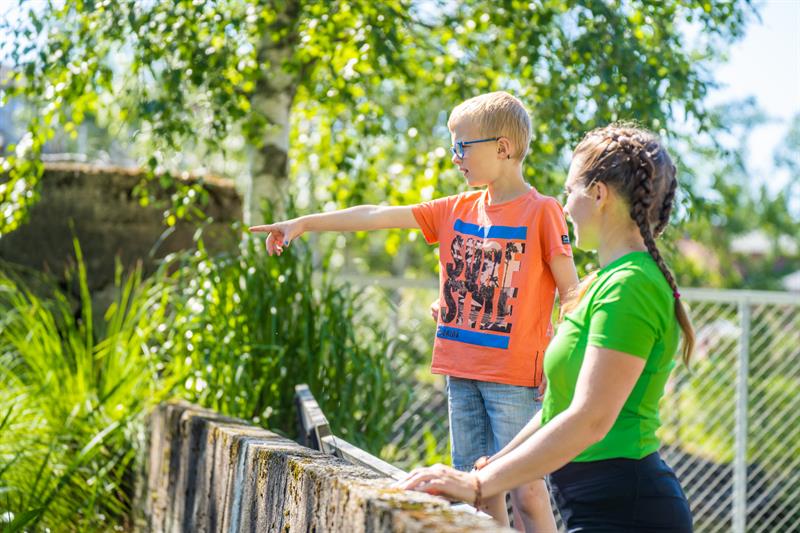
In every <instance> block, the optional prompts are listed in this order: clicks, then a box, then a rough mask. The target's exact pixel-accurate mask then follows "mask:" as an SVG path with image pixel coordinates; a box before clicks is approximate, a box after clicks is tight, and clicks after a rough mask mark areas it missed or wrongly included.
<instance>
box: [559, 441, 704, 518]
mask: <svg viewBox="0 0 800 533" xmlns="http://www.w3.org/2000/svg"><path fill="white" fill-rule="evenodd" d="M550 486H551V488H552V491H553V497H554V498H555V501H556V505H558V510H559V512H560V513H561V518H562V520H563V521H564V523H565V525H566V527H567V531H569V532H570V533H572V532H579V531H580V532H590V533H606V532H608V533H612V532H614V533H617V532H619V533H621V532H623V531H624V532H629V533H634V532H635V533H638V532H648V531H654V532H655V531H658V532H667V531H668V532H671V533H672V532H674V533H684V532H690V531H692V513H691V511H690V509H689V502H688V501H687V500H686V495H685V494H684V493H683V490H682V489H681V486H680V483H679V482H678V478H677V477H675V473H674V472H673V471H672V469H671V468H670V467H669V466H667V464H666V463H665V462H664V461H662V460H661V457H660V456H659V455H658V453H657V452H655V453H652V454H650V455H648V456H647V457H644V458H642V459H606V460H603V461H590V462H587V463H569V464H567V465H565V466H564V467H563V468H561V469H559V470H556V471H555V472H553V473H552V474H551V475H550Z"/></svg>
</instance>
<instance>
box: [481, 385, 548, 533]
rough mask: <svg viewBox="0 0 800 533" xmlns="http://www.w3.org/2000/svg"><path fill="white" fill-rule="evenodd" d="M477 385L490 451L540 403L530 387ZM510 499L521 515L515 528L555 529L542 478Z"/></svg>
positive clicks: (505, 441) (516, 429)
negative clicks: (490, 439) (489, 434)
mask: <svg viewBox="0 0 800 533" xmlns="http://www.w3.org/2000/svg"><path fill="white" fill-rule="evenodd" d="M479 388H480V390H481V395H482V397H483V401H484V406H485V408H486V412H487V414H488V417H489V423H490V425H491V428H492V435H493V438H494V441H493V442H492V453H496V452H497V451H498V450H500V449H502V448H503V447H504V446H505V445H506V444H508V443H509V442H510V441H511V439H513V438H514V437H515V436H516V435H517V433H519V431H520V430H521V429H522V428H523V427H524V426H525V424H527V423H528V422H529V421H530V419H531V418H533V417H534V415H535V414H536V413H537V412H538V411H539V410H540V409H541V408H542V403H541V400H540V398H539V393H538V390H537V389H535V388H533V387H518V386H516V385H505V384H502V383H488V382H480V384H479ZM511 500H512V502H513V504H514V509H515V510H516V511H517V514H518V516H519V518H520V519H521V520H520V521H519V522H521V523H518V521H517V520H515V522H516V523H515V525H516V526H517V528H518V529H520V530H524V531H537V532H542V531H544V532H551V531H553V532H554V531H556V523H555V518H554V516H553V509H552V508H551V506H550V493H549V491H548V489H547V485H546V484H545V482H544V480H537V481H533V482H531V483H526V484H525V485H522V486H520V487H517V488H516V489H514V490H513V491H512V492H511ZM523 527H524V529H523Z"/></svg>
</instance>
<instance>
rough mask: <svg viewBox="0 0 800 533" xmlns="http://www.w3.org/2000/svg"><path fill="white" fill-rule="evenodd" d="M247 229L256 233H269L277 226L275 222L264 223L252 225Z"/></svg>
mask: <svg viewBox="0 0 800 533" xmlns="http://www.w3.org/2000/svg"><path fill="white" fill-rule="evenodd" d="M247 229H248V231H252V232H254V233H269V232H271V231H273V230H274V229H275V226H274V225H273V224H264V225H261V226H250V227H249V228H247Z"/></svg>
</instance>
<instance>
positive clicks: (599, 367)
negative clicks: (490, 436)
mask: <svg viewBox="0 0 800 533" xmlns="http://www.w3.org/2000/svg"><path fill="white" fill-rule="evenodd" d="M645 362H646V361H645V359H642V358H641V357H636V356H633V355H630V354H627V353H624V352H619V351H616V350H609V349H607V348H598V347H595V346H589V347H588V348H587V349H586V355H585V357H584V361H583V365H582V367H581V371H580V374H579V375H578V382H577V385H576V390H575V396H574V397H573V400H572V403H571V404H570V406H569V407H568V408H567V410H566V411H564V412H562V413H560V414H559V415H558V416H556V417H555V418H553V420H551V421H550V422H549V423H548V424H547V425H546V426H544V427H541V428H540V429H539V430H538V431H536V432H535V433H534V434H533V436H531V438H529V439H528V440H526V441H525V442H523V443H522V444H520V445H519V446H517V447H516V448H515V449H514V450H512V451H510V452H508V453H507V454H506V455H504V456H503V457H501V458H499V459H498V460H496V461H493V462H492V463H491V464H490V465H488V466H487V467H486V468H484V469H483V470H481V471H480V472H478V474H477V475H478V476H479V479H480V481H481V482H482V483H481V484H482V487H483V493H484V495H486V496H491V495H494V494H499V493H500V492H502V491H504V490H507V489H511V488H513V487H517V486H519V485H521V484H523V483H526V482H529V481H533V480H534V479H538V478H541V477H543V476H545V475H546V474H549V473H550V472H553V471H555V470H558V469H559V468H561V467H562V466H564V465H565V464H567V463H568V462H569V461H571V460H572V459H574V458H575V457H577V456H578V455H579V454H580V453H581V452H583V451H584V450H585V449H586V448H588V447H589V446H591V445H592V444H594V443H596V442H598V441H600V440H602V439H603V438H604V437H605V436H606V434H608V432H609V430H610V429H611V427H612V426H613V425H614V422H615V421H616V419H617V417H618V416H619V413H620V411H621V410H622V406H623V405H624V404H625V401H626V400H627V399H628V397H629V396H630V394H631V391H632V390H633V387H634V386H635V385H636V381H637V380H638V379H639V376H640V375H641V374H642V370H643V369H644V366H645Z"/></svg>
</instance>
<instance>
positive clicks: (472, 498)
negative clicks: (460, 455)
mask: <svg viewBox="0 0 800 533" xmlns="http://www.w3.org/2000/svg"><path fill="white" fill-rule="evenodd" d="M676 187H677V181H676V178H675V166H674V165H673V164H672V161H671V159H670V157H669V155H668V154H667V152H666V150H665V149H664V147H663V146H662V144H661V141H660V140H659V139H658V137H657V136H655V135H654V134H653V133H651V132H648V131H646V130H643V129H640V128H637V127H633V126H628V125H624V124H613V125H610V126H607V127H605V128H600V129H597V130H594V131H592V132H590V133H589V134H587V135H586V137H584V139H583V140H582V141H581V143H580V144H579V145H578V146H577V148H576V149H575V152H574V154H573V158H572V164H571V165H570V170H569V176H568V178H567V182H566V188H565V192H566V194H567V201H566V206H565V209H564V210H565V212H566V214H567V217H568V218H569V219H570V220H571V222H572V224H573V226H574V230H575V235H576V239H577V242H576V245H577V246H578V247H579V248H582V249H585V250H597V253H598V257H599V263H600V265H601V267H602V268H601V269H600V270H599V271H598V272H597V273H596V274H595V275H593V276H591V277H590V278H589V279H587V280H585V281H584V282H583V283H582V284H581V286H580V287H579V292H578V295H577V297H575V298H572V299H571V300H570V301H569V302H568V304H567V306H566V307H565V309H564V311H563V313H562V316H563V322H562V323H561V325H560V326H559V328H558V332H557V334H556V336H555V337H554V338H553V340H552V341H551V343H550V345H549V346H548V348H547V352H546V355H545V363H544V364H545V373H546V375H547V382H548V387H547V392H546V394H545V399H544V407H543V410H542V411H541V412H540V413H539V414H538V415H537V416H536V417H534V418H533V419H532V420H531V421H530V422H529V423H528V424H527V425H526V426H525V427H524V428H523V429H522V431H520V433H519V434H518V435H517V436H516V437H515V438H514V439H513V440H512V441H511V442H510V443H509V444H508V445H507V446H506V447H505V448H503V449H502V450H501V451H500V452H498V453H497V454H495V455H494V456H492V457H491V458H482V459H479V460H478V462H477V463H476V465H475V466H476V469H475V470H473V471H472V472H471V473H464V472H459V471H456V470H453V469H450V468H448V467H445V466H441V465H436V466H433V467H429V468H423V469H418V470H415V471H414V472H412V473H411V474H410V475H409V476H408V478H406V479H405V480H403V481H402V482H400V485H401V486H402V487H404V488H408V489H415V490H421V491H425V492H429V493H433V494H442V495H445V496H447V497H449V498H452V499H457V500H463V501H467V502H470V503H473V504H475V505H476V507H480V506H481V503H482V502H483V501H485V499H486V498H489V497H492V496H494V495H495V494H498V493H500V492H502V491H505V490H508V489H511V488H513V487H516V486H519V485H520V484H522V483H527V482H530V481H531V480H534V479H540V478H542V477H543V476H545V475H547V474H550V481H551V486H552V489H553V493H554V497H555V500H556V503H557V504H558V507H559V510H560V512H561V516H562V518H563V520H564V522H565V524H566V526H567V529H568V530H569V531H603V532H606V531H608V532H616V531H675V532H678V531H680V532H683V531H691V530H692V518H691V513H690V510H689V505H688V502H687V501H686V497H685V495H684V493H683V491H682V490H681V487H680V485H679V483H678V480H677V478H676V477H675V474H674V473H673V472H672V470H671V469H670V468H669V467H668V466H667V465H666V464H665V463H664V462H663V461H662V460H661V458H660V457H659V455H658V448H659V446H660V443H659V441H658V438H657V437H656V430H657V429H658V427H659V424H660V421H659V418H658V403H659V400H660V399H661V397H662V395H663V393H664V385H665V383H666V381H667V378H668V376H669V373H670V371H671V370H672V368H673V366H674V355H675V353H676V351H677V349H678V343H679V334H680V332H681V331H682V333H683V347H682V355H683V360H684V363H688V361H689V356H690V355H691V352H692V348H693V344H694V332H693V330H692V326H691V323H690V321H689V318H688V316H687V314H686V311H685V310H684V308H683V305H682V303H681V300H680V294H679V293H678V289H677V286H676V284H675V279H674V278H673V276H672V273H671V272H670V270H669V268H668V267H667V265H666V264H665V263H664V259H663V258H662V257H661V254H660V252H659V250H658V247H657V246H656V242H655V238H656V237H657V236H658V235H660V234H661V232H662V231H663V230H664V228H665V227H666V225H667V223H668V222H669V216H670V213H671V212H672V206H673V200H674V198H675V189H676Z"/></svg>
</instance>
